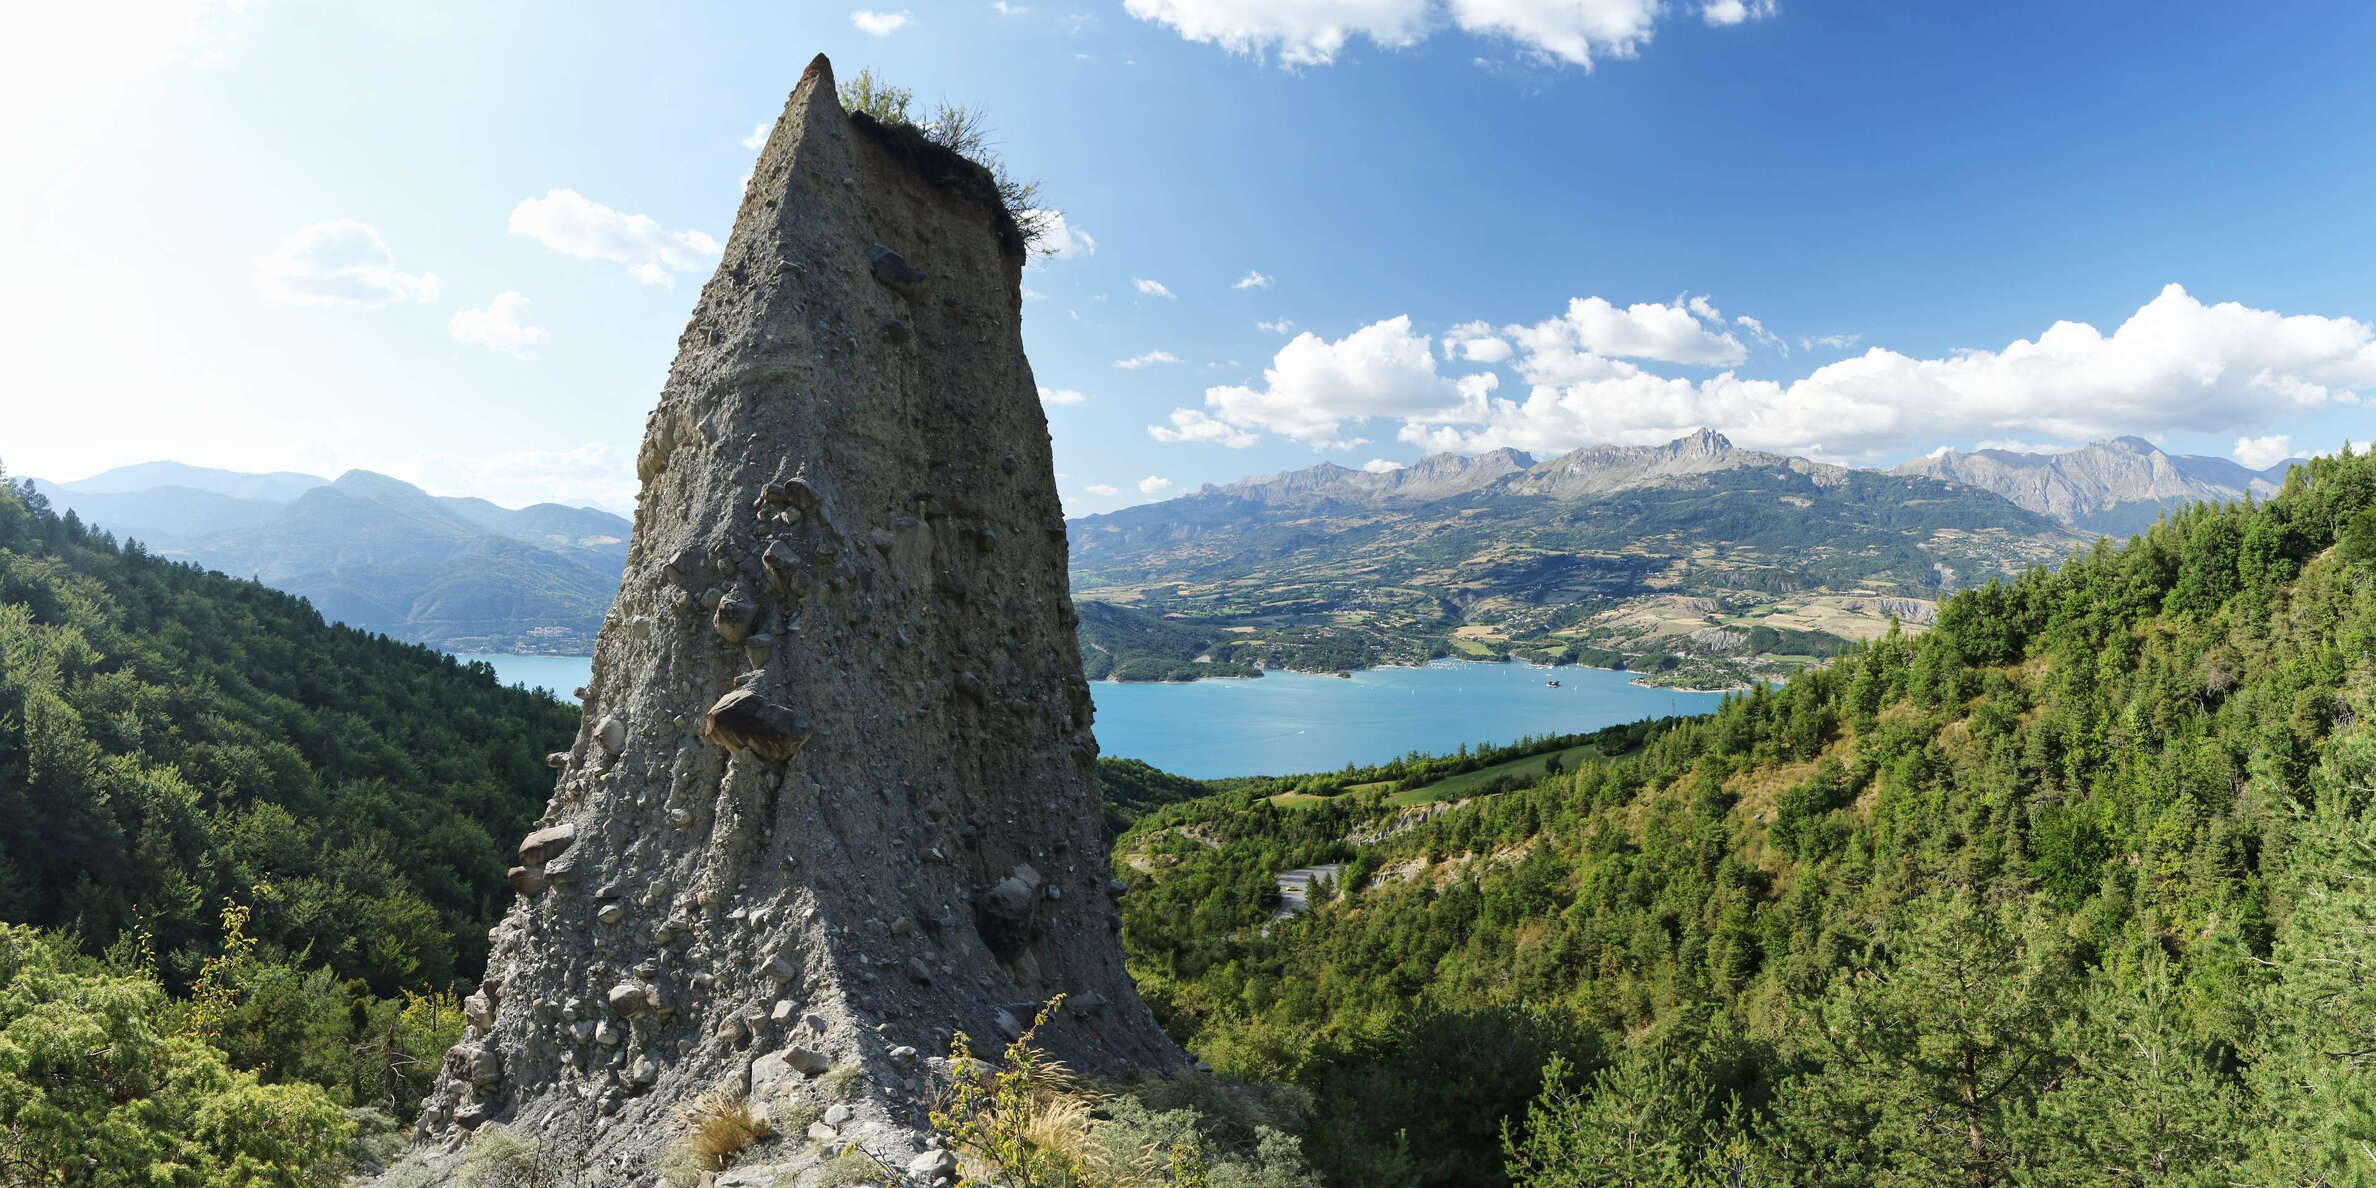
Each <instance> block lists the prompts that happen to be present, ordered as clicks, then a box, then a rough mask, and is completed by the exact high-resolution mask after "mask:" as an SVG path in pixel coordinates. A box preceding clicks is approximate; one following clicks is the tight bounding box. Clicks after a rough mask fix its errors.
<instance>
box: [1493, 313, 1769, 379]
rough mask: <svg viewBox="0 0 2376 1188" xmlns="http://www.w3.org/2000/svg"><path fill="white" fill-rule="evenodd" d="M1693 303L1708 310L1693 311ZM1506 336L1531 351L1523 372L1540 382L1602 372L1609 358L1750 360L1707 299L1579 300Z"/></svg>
mask: <svg viewBox="0 0 2376 1188" xmlns="http://www.w3.org/2000/svg"><path fill="white" fill-rule="evenodd" d="M1692 303H1697V304H1698V305H1699V306H1700V307H1701V308H1702V309H1704V310H1705V311H1706V312H1705V313H1702V312H1700V311H1699V310H1695V309H1693V308H1691V305H1692ZM1504 333H1506V334H1508V335H1509V336H1510V337H1511V338H1512V339H1513V340H1515V341H1516V342H1517V344H1518V346H1519V347H1520V348H1521V349H1522V350H1524V351H1525V352H1526V355H1527V360H1526V362H1525V363H1524V364H1523V365H1522V367H1521V368H1520V370H1521V371H1523V372H1524V373H1526V377H1527V378H1528V379H1530V380H1534V381H1535V382H1537V383H1559V382H1564V381H1570V380H1573V379H1575V378H1581V377H1582V376H1585V375H1591V374H1597V373H1598V372H1599V371H1600V370H1601V368H1602V364H1603V363H1604V362H1605V361H1606V360H1610V359H1651V360H1656V361H1658V362H1662V363H1688V364H1695V365H1698V366H1703V367H1730V366H1734V365H1736V364H1739V363H1740V362H1742V361H1743V360H1745V359H1747V358H1748V357H1749V349H1748V348H1747V347H1745V346H1742V345H1741V340H1740V339H1738V338H1735V337H1734V336H1733V335H1732V333H1731V332H1730V331H1729V330H1727V329H1726V328H1725V324H1724V321H1723V318H1722V316H1721V315H1718V314H1717V313H1716V310H1715V306H1713V305H1711V304H1709V303H1708V300H1707V298H1705V297H1696V298H1691V299H1689V300H1688V301H1684V300H1678V301H1676V302H1674V303H1672V304H1669V305H1656V304H1652V303H1649V302H1641V303H1637V304H1634V305H1629V306H1625V307H1623V308H1620V307H1618V306H1617V305H1616V304H1615V303H1613V302H1611V301H1609V300H1608V299H1607V298H1604V297H1578V298H1576V299H1574V300H1572V301H1570V302H1568V307H1567V312H1566V313H1565V314H1563V315H1561V316H1559V317H1556V318H1550V319H1547V320H1545V321H1541V322H1537V323H1535V324H1534V325H1532V326H1511V327H1508V328H1507V329H1506V330H1505V331H1504Z"/></svg>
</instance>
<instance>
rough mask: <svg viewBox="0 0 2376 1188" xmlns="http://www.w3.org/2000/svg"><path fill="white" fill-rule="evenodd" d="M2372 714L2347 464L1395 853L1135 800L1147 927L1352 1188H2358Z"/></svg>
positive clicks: (1228, 1048)
mask: <svg viewBox="0 0 2376 1188" xmlns="http://www.w3.org/2000/svg"><path fill="white" fill-rule="evenodd" d="M2371 715H2376V458H2372V457H2365V456H2361V457H2354V456H2349V455H2346V456H2343V457H2337V458H2326V459H2320V460H2317V461H2314V462H2312V463H2311V464H2309V465H2308V466H2306V467H2303V468H2301V469H2298V470H2296V471H2294V472H2293V475H2292V478H2291V479H2290V480H2289V482H2288V484H2287V485H2286V487H2285V489H2284V491H2283V492H2282V493H2281V494H2280V495H2278V496H2277V497H2275V498H2272V499H2271V500H2269V501H2268V502H2266V503H2264V504H2260V505H2257V506H2254V505H2237V506H2224V507H2214V506H2198V507H2193V508H2189V509H2186V510H2184V511H2182V512H2178V513H2174V514H2173V515H2171V516H2169V517H2168V518H2166V519H2165V520H2164V521H2163V522H2161V523H2160V524H2158V525H2157V526H2156V527H2154V528H2153V529H2152V530H2151V531H2150V532H2148V533H2146V534H2144V535H2143V536H2142V537H2140V538H2138V539H2136V540H2134V541H2131V542H2129V543H2127V544H2126V545H2123V546H2116V545H2113V544H2109V543H2107V544H2103V545H2100V546H2099V547H2097V548H2095V549H2094V550H2093V551H2091V552H2088V553H2086V554H2084V555H2082V556H2080V557H2078V558H2075V559H2074V560H2072V561H2071V562H2069V563H2067V564H2066V565H2064V566H2063V567H2062V568H2060V569H2059V570H2055V571H2046V570H2037V571H2033V572H2030V573H2028V574H2027V575H2025V576H2023V577H2021V578H2019V579H2018V580H2014V581H2011V582H2005V583H1995V584H1991V585H1988V586H1986V587H1984V588H1981V589H1976V590H1972V591H1968V592H1966V593H1964V594H1961V595H1958V596H1957V597H1955V598H1953V599H1951V600H1950V601H1948V602H1947V603H1946V604H1945V606H1944V607H1943V609H1942V613H1941V615H1940V618H1939V623H1938V626H1937V628H1936V629H1935V630H1933V631H1930V632H1928V633H1926V634H1923V635H1921V636H1918V637H1917V636H1910V635H1906V634H1901V633H1895V632H1893V633H1891V634H1890V635H1888V636H1887V637H1885V638H1883V639H1881V640H1879V641H1877V642H1875V643H1873V644H1871V645H1868V646H1864V647H1860V648H1857V649H1855V650H1853V651H1851V652H1850V653H1849V654H1847V655H1846V656H1844V657H1842V658H1841V659H1839V660H1837V661H1835V662H1834V663H1832V664H1830V665H1829V666H1827V667H1825V668H1822V669H1818V670H1813V671H1809V672H1806V673H1803V674H1801V675H1799V676H1797V677H1795V678H1793V679H1792V680H1791V681H1790V682H1789V683H1788V684H1786V685H1782V686H1779V687H1773V688H1770V689H1769V688H1759V689H1757V690H1755V691H1753V692H1750V693H1747V694H1742V695H1738V696H1735V697H1733V698H1732V699H1730V700H1729V701H1728V702H1727V704H1726V705H1725V707H1724V708H1723V709H1722V710H1721V711H1720V712H1718V713H1717V714H1715V715H1713V716H1712V717H1709V718H1706V719H1699V720H1691V721H1683V722H1676V723H1669V724H1666V725H1664V727H1663V728H1661V729H1657V730H1655V731H1652V732H1648V733H1646V734H1645V735H1644V737H1642V738H1641V739H1640V742H1639V745H1638V746H1636V747H1634V748H1633V749H1632V750H1630V751H1628V752H1625V753H1622V754H1618V755H1616V756H1615V757H1611V758H1604V759H1601V760H1597V761H1593V762H1588V763H1584V764H1580V765H1578V766H1577V767H1576V768H1575V769H1574V770H1572V771H1567V772H1562V773H1559V774H1556V775H1554V774H1549V773H1546V774H1544V775H1543V776H1541V777H1539V778H1537V779H1536V780H1534V781H1532V782H1531V783H1530V784H1529V786H1525V787H1521V788H1515V789H1512V790H1509V791H1506V792H1503V793H1501V794H1499V795H1495V796H1490V797H1486V798H1484V799H1482V800H1479V801H1477V802H1475V803H1474V804H1472V805H1471V806H1469V807H1468V808H1466V809H1464V810H1461V811H1457V812H1451V813H1447V814H1444V815H1442V816H1438V817H1436V818H1434V819H1432V820H1429V821H1426V822H1424V823H1422V824H1419V825H1418V826H1417V827H1415V828H1410V829H1407V830H1405V831H1403V832H1399V833H1395V834H1393V835H1392V836H1389V837H1386V838H1384V839H1383V840H1379V841H1375V842H1371V843H1368V844H1362V845H1359V846H1354V845H1350V844H1348V842H1347V840H1346V839H1347V837H1348V835H1350V834H1352V833H1354V832H1355V831H1356V830H1358V829H1361V828H1363V827H1365V826H1370V825H1374V824H1375V823H1376V822H1377V821H1378V820H1380V819H1383V818H1385V817H1388V816H1390V815H1391V810H1390V809H1389V808H1388V807H1387V806H1386V805H1385V804H1384V797H1385V795H1386V791H1385V790H1384V789H1376V790H1370V791H1343V790H1339V791H1338V792H1337V794H1336V795H1333V796H1331V797H1329V798H1328V799H1326V800H1323V801H1321V802H1320V803H1318V804H1313V805H1304V806H1298V807H1295V808H1292V809H1286V808H1280V807H1276V806H1274V805H1273V804H1272V803H1271V802H1270V801H1269V800H1268V797H1269V796H1271V795H1273V794H1275V793H1276V792H1277V791H1280V790H1282V788H1283V787H1284V786H1285V785H1286V784H1287V783H1288V782H1285V781H1282V782H1278V783H1277V784H1276V785H1274V784H1271V783H1264V784H1260V785H1246V786H1235V787H1231V788H1230V789H1229V790H1227V791H1226V792H1223V793H1221V794H1219V795H1216V796H1214V797H1209V798H1206V799H1203V800H1197V801H1190V802H1186V803H1182V804H1177V805H1173V806H1171V807H1169V808H1165V809H1162V810H1159V811H1157V812H1154V813H1151V814H1149V815H1148V816H1147V817H1145V818H1143V819H1142V820H1141V821H1140V822H1138V823H1137V824H1136V825H1135V826H1134V827H1133V829H1132V830H1131V831H1129V832H1128V833H1126V834H1124V835H1123V836H1122V838H1121V839H1120V840H1119V842H1118V844H1117V847H1116V854H1117V869H1118V870H1120V871H1122V872H1123V875H1124V877H1125V878H1127V879H1129V880H1130V881H1132V882H1133V884H1134V886H1135V890H1134V893H1133V894H1132V895H1131V896H1130V897H1128V898H1127V899H1125V901H1124V903H1125V914H1126V930H1125V936H1126V940H1127V942H1128V944H1129V947H1130V956H1131V961H1132V967H1133V971H1134V973H1135V974H1136V976H1137V978H1138V981H1139V985H1140V989H1141V991H1142V992H1143V993H1144V994H1145V995H1146V997H1147V998H1148V999H1149V1001H1150V1002H1151V1003H1152V1004H1153V1005H1154V1006H1155V1007H1156V1009H1157V1011H1158V1014H1159V1016H1160V1017H1161V1018H1163V1019H1164V1021H1165V1022H1166V1025H1167V1026H1168V1027H1170V1028H1171V1029H1172V1030H1173V1032H1174V1034H1175V1035H1178V1036H1179V1037H1181V1038H1182V1039H1183V1040H1184V1041H1185V1042H1187V1043H1188V1044H1189V1045H1190V1046H1191V1047H1192V1049H1193V1050H1194V1051H1196V1052H1197V1053H1198V1054H1199V1055H1201V1056H1202V1057H1204V1058H1205V1059H1207V1060H1208V1061H1210V1062H1211V1063H1212V1064H1213V1065H1214V1066H1215V1067H1216V1069H1218V1070H1219V1071H1220V1072H1222V1073H1223V1074H1225V1075H1229V1076H1233V1077H1238V1078H1242V1079H1247V1080H1259V1081H1283V1082H1292V1083H1295V1084H1297V1085H1300V1086H1302V1087H1304V1088H1305V1089H1307V1090H1308V1091H1310V1092H1311V1093H1312V1094H1313V1096H1314V1099H1315V1101H1316V1103H1317V1108H1316V1110H1315V1113H1314V1118H1315V1121H1314V1122H1313V1123H1312V1125H1311V1128H1310V1131H1309V1132H1308V1133H1307V1134H1306V1136H1305V1143H1306V1151H1307V1152H1308V1153H1309V1154H1310V1155H1311V1156H1312V1157H1313V1159H1314V1161H1315V1163H1316V1164H1317V1165H1319V1166H1320V1167H1321V1168H1322V1170H1323V1171H1324V1172H1325V1173H1327V1175H1328V1177H1329V1179H1330V1182H1332V1183H1335V1184H1343V1185H1353V1184H1365V1185H1368V1184H1386V1185H1466V1184H1488V1185H1490V1184H1502V1183H1515V1184H1520V1185H1526V1186H1531V1188H1569V1186H1580V1185H1598V1184H1628V1183H1665V1184H1708V1185H1719V1184H1721V1185H1745V1184H1808V1185H1814V1184H1848V1185H1856V1184H1870V1185H1900V1184H1903V1185H1914V1184H1924V1185H1929V1184H1968V1185H1997V1184H2024V1185H2032V1184H2034V1185H2065V1184H2069V1185H2076V1184H2139V1185H2142V1184H2202V1185H2210V1184H2241V1183H2252V1184H2302V1185H2341V1184H2364V1183H2371V1182H2376V1074H2371V1072H2370V1071H2369V1070H2368V1068H2367V1064H2368V1061H2369V1053H2371V1052H2376V804H2372V803H2371V801H2372V800H2376V721H2371ZM1319 782H1320V783H1322V784H1328V785H1339V786H1340V788H1341V782H1340V781H1336V780H1334V779H1328V780H1321V781H1319ZM1321 790H1323V791H1327V790H1328V789H1327V788H1325V787H1324V788H1322V789H1321ZM1323 860H1340V861H1348V862H1350V863H1351V865H1350V866H1349V867H1348V869H1347V870H1346V872H1345V875H1344V877H1343V879H1342V880H1341V882H1342V884H1343V886H1344V887H1345V888H1346V890H1345V891H1343V892H1342V893H1340V894H1339V895H1338V896H1336V898H1335V900H1334V901H1333V902H1328V903H1324V904H1321V905H1319V906H1318V907H1316V908H1315V910H1313V911H1312V912H1311V913H1309V914H1307V915H1303V916H1299V917H1295V918H1293V919H1289V920H1283V921H1276V922H1273V921H1272V920H1271V919H1270V917H1271V914H1272V911H1273V910H1274V906H1275V904H1276V902H1277V896H1276V892H1275V890H1274V889H1273V887H1272V883H1271V876H1272V874H1273V873H1274V872H1276V871H1279V870H1283V869H1287V868H1289V867H1293V866H1297V865H1302V864H1306V863H1310V862H1314V861H1323Z"/></svg>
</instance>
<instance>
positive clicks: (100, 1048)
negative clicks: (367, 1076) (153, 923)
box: [0, 925, 354, 1188]
mask: <svg viewBox="0 0 2376 1188" xmlns="http://www.w3.org/2000/svg"><path fill="white" fill-rule="evenodd" d="M173 1014H174V1012H172V1011H171V1010H170V1009H169V1007H168V1005H167V1000H166V996H165V990H164V987H162V986H160V985H159V984H158V983H157V982H156V981H155V980H154V978H153V977H150V976H147V975H145V974H139V973H134V974H124V973H118V972H110V971H107V970H104V969H102V968H101V967H100V966H99V965H98V964H97V963H96V962H93V961H91V960H89V959H87V958H84V957H81V956H79V955H77V954H75V953H74V952H73V951H72V949H71V947H70V946H69V945H68V944H67V943H66V942H65V941H64V940H62V939H60V938H57V937H52V936H46V935H44V934H42V933H40V932H37V931H35V930H33V929H31V928H25V927H21V926H15V925H0V1168H5V1169H7V1172H6V1174H7V1176H8V1180H9V1182H11V1183H29V1184H35V1183H37V1184H53V1183H56V1184H76V1185H89V1186H92V1188H113V1186H116V1185H123V1186H126V1188H130V1186H132V1185H149V1184H155V1183H164V1182H171V1183H189V1184H252V1185H287V1186H290V1188H295V1186H298V1185H310V1184H322V1185H329V1184H335V1183H337V1182H338V1180H339V1177H340V1176H341V1175H342V1174H343V1172H344V1171H345V1168H346V1145H347V1141H348V1138H349V1136H351V1135H352V1134H353V1132H354V1125H353V1124H352V1123H351V1122H349V1121H348V1120H347V1118H346V1116H345V1115H344V1114H343V1113H341V1112H340V1111H339V1109H338V1107H337V1106H336V1105H334V1104H333V1103H332V1102H331V1101H330V1099H329V1098H328V1097H327V1096H326V1095H324V1094H323V1093H322V1091H321V1090H319V1089H316V1088H314V1087H312V1086H310V1085H265V1084H261V1083H259V1082H258V1081H257V1079H256V1077H255V1075H254V1074H252V1073H246V1072H240V1071H236V1070H234V1069H232V1068H231V1066H230V1064H229V1062H228V1061H226V1060H225V1059H224V1056H223V1053H222V1052H220V1051H219V1050H217V1049H215V1048H213V1047H211V1046H209V1045H207V1044H206V1043H204V1042H203V1041H201V1040H200V1039H198V1038H197V1037H195V1036H194V1035H191V1034H185V1033H178V1032H175V1031H172V1030H169V1029H168V1028H167V1027H165V1026H163V1025H162V1024H161V1021H162V1020H167V1019H170V1018H172V1017H173Z"/></svg>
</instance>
